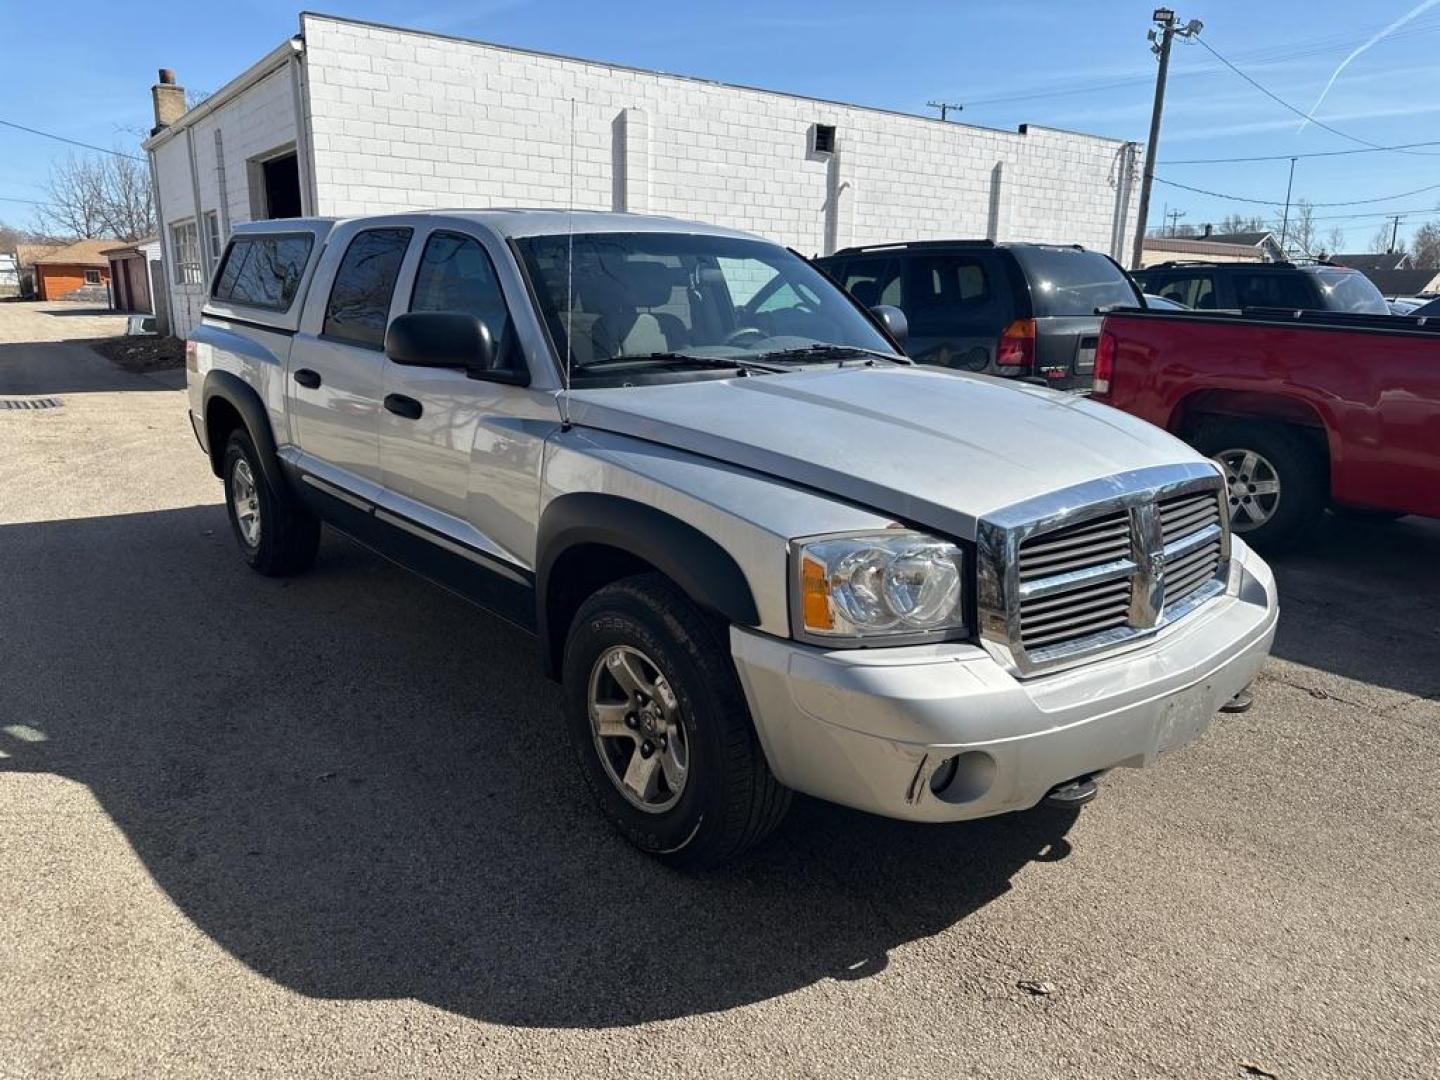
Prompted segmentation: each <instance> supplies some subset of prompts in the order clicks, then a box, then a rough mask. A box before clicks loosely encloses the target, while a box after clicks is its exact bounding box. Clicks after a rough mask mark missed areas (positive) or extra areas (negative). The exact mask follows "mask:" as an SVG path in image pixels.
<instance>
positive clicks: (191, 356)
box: [185, 339, 200, 371]
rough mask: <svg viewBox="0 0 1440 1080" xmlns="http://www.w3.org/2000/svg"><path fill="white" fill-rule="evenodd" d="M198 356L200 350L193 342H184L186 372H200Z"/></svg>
mask: <svg viewBox="0 0 1440 1080" xmlns="http://www.w3.org/2000/svg"><path fill="white" fill-rule="evenodd" d="M199 354H200V349H199V347H198V346H197V345H196V344H195V342H193V341H190V340H188V339H187V340H186V342H185V367H186V369H187V370H189V371H199V370H200V355H199Z"/></svg>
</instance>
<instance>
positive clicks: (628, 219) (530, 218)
mask: <svg viewBox="0 0 1440 1080" xmlns="http://www.w3.org/2000/svg"><path fill="white" fill-rule="evenodd" d="M416 217H428V218H435V219H437V220H443V221H451V222H473V223H475V224H478V225H484V226H485V227H487V228H489V229H491V230H492V231H493V232H495V233H497V234H498V235H500V236H503V237H507V238H509V237H522V236H554V235H556V234H560V235H563V234H565V233H567V232H572V231H573V232H576V233H597V232H666V233H691V234H695V235H703V236H734V237H742V238H745V239H752V240H753V239H760V238H759V237H756V236H754V235H753V234H751V233H746V232H740V231H739V230H736V229H725V228H721V227H720V226H717V225H706V224H704V223H702V222H698V221H686V220H684V219H683V218H673V217H664V216H661V215H658V214H629V213H621V212H619V211H612V210H573V211H572V210H566V209H563V208H550V209H541V208H528V207H500V208H494V209H487V210H467V209H465V208H463V207H455V208H446V209H436V210H405V211H398V212H395V213H389V214H363V215H356V216H355V217H350V218H334V217H323V218H322V217H311V218H285V219H276V220H271V221H251V222H246V223H245V224H243V225H237V226H235V230H234V231H235V232H236V233H256V232H265V233H269V232H296V231H306V232H314V233H316V234H318V235H322V236H323V235H325V233H328V232H329V231H330V229H332V228H334V227H335V226H337V225H340V224H343V223H348V222H352V221H364V222H366V223H367V224H377V225H379V224H384V223H385V222H387V221H399V220H401V219H409V220H412V221H413V219H414V218H416Z"/></svg>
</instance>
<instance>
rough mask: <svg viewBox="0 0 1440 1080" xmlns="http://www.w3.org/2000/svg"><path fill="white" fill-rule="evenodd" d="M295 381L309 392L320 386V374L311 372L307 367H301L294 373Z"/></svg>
mask: <svg viewBox="0 0 1440 1080" xmlns="http://www.w3.org/2000/svg"><path fill="white" fill-rule="evenodd" d="M295 381H296V382H298V383H299V384H300V385H301V386H303V387H305V388H306V389H309V390H314V389H315V388H316V387H317V386H319V385H320V373H319V372H317V371H311V370H310V369H309V368H308V367H302V368H300V369H299V370H297V371H296V372H295Z"/></svg>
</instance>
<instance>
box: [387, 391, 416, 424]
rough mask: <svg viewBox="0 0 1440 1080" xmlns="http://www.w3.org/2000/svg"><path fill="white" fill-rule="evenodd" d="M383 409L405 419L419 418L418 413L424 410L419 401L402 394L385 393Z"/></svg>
mask: <svg viewBox="0 0 1440 1080" xmlns="http://www.w3.org/2000/svg"><path fill="white" fill-rule="evenodd" d="M385 409H386V411H388V412H393V413H394V414H395V415H396V416H403V417H404V418H405V419H406V420H419V419H420V414H421V413H422V412H424V411H425V410H424V408H423V407H422V406H421V404H420V402H418V401H416V400H415V399H414V398H413V397H406V396H405V395H404V394H386V395H385Z"/></svg>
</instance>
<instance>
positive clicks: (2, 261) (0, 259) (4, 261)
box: [0, 253, 20, 296]
mask: <svg viewBox="0 0 1440 1080" xmlns="http://www.w3.org/2000/svg"><path fill="white" fill-rule="evenodd" d="M19 295H20V264H19V263H18V262H17V261H16V260H15V256H14V255H13V254H10V253H4V254H0V296H19Z"/></svg>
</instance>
